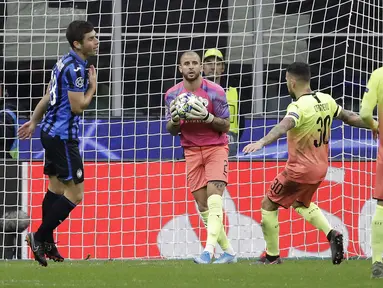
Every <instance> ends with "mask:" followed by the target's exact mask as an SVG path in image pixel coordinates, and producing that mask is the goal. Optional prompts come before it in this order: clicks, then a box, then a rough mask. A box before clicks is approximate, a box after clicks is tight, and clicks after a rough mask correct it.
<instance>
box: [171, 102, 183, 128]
mask: <svg viewBox="0 0 383 288" xmlns="http://www.w3.org/2000/svg"><path fill="white" fill-rule="evenodd" d="M169 108H170V115H171V117H172V123H173V124H175V125H177V124H178V123H179V122H180V116H179V115H178V112H177V106H176V100H173V101H172V102H170V107H169Z"/></svg>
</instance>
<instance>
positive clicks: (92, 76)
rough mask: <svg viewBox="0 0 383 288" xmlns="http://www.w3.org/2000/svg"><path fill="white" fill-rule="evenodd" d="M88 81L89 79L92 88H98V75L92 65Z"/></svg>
mask: <svg viewBox="0 0 383 288" xmlns="http://www.w3.org/2000/svg"><path fill="white" fill-rule="evenodd" d="M88 79H89V85H90V87H92V88H93V89H94V90H96V87H97V73H96V68H94V66H93V65H90V67H89V69H88Z"/></svg>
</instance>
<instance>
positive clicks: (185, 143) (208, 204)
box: [165, 51, 237, 264]
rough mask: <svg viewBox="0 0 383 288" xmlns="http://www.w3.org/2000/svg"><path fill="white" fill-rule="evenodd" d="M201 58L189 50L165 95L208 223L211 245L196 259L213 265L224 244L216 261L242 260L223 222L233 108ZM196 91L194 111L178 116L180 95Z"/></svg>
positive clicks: (169, 126)
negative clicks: (205, 71)
mask: <svg viewBox="0 0 383 288" xmlns="http://www.w3.org/2000/svg"><path fill="white" fill-rule="evenodd" d="M201 70H202V66H201V58H200V57H199V55H198V54H197V53H195V52H192V51H188V52H185V53H183V54H182V56H181V58H180V65H179V71H180V72H181V74H182V76H183V81H182V82H180V83H178V84H177V85H175V86H173V87H172V88H170V89H169V90H168V91H167V92H166V95H165V103H166V119H167V120H168V122H167V125H166V129H167V130H168V131H169V133H170V134H171V135H173V136H176V135H178V134H180V138H181V145H182V147H183V148H184V153H185V160H186V168H187V181H188V185H189V187H190V190H191V192H192V193H193V196H194V199H195V201H196V203H197V206H198V210H199V212H200V214H201V217H202V219H203V222H204V223H205V226H206V227H207V232H208V236H207V240H206V247H205V250H204V251H203V252H202V254H201V255H200V256H199V257H197V258H195V259H194V262H195V263H197V264H209V263H210V262H211V261H212V258H213V254H214V249H215V246H216V244H217V243H218V244H219V245H220V246H221V248H222V250H223V251H224V253H223V254H222V255H221V256H220V257H219V258H218V259H216V260H215V261H214V262H213V263H215V264H224V263H233V262H237V258H236V255H235V253H234V250H233V248H232V246H231V244H230V242H229V240H228V239H227V236H226V232H225V228H224V226H223V207H222V206H223V203H222V195H223V192H224V191H225V188H226V185H227V177H228V154H229V148H228V138H227V135H226V133H227V132H228V131H229V127H230V121H229V116H230V113H229V107H228V104H227V101H226V95H225V91H224V90H223V89H222V87H220V86H219V85H217V84H215V83H214V82H211V81H209V80H206V79H203V78H202V76H201ZM186 92H190V93H192V94H194V95H195V96H197V99H196V100H195V101H194V103H193V104H191V105H192V107H193V109H191V111H190V112H187V113H185V117H184V118H185V119H181V118H180V117H179V115H178V111H177V107H176V100H175V99H176V97H177V96H179V95H181V94H183V93H186Z"/></svg>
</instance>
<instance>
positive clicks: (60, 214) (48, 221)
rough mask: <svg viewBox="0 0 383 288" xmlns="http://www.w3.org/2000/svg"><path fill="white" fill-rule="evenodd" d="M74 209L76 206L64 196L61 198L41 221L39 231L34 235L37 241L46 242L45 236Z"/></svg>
mask: <svg viewBox="0 0 383 288" xmlns="http://www.w3.org/2000/svg"><path fill="white" fill-rule="evenodd" d="M75 207H76V204H74V203H72V202H71V201H70V200H69V199H68V198H66V197H65V196H61V197H60V198H59V199H58V200H57V201H56V202H55V203H54V204H53V205H52V208H51V210H50V211H49V212H48V214H47V215H46V217H44V219H43V223H41V225H40V227H39V229H38V230H37V232H36V233H35V235H34V236H35V238H36V240H37V241H40V242H44V241H46V237H47V235H49V233H51V232H52V231H53V230H55V229H56V228H57V226H59V225H60V224H61V223H62V222H63V221H64V220H65V219H66V218H67V217H68V216H69V213H70V212H71V211H72V210H73V209H74V208H75Z"/></svg>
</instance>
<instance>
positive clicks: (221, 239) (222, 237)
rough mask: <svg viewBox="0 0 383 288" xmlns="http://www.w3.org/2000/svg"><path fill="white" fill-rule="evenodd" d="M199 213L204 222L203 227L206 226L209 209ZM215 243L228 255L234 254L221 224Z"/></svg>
mask: <svg viewBox="0 0 383 288" xmlns="http://www.w3.org/2000/svg"><path fill="white" fill-rule="evenodd" d="M200 214H201V218H202V221H203V223H204V224H205V227H206V228H207V222H208V218H209V210H207V211H204V212H200ZM217 243H218V244H219V246H220V247H221V249H222V250H223V251H224V252H226V253H228V254H230V255H235V252H234V249H233V246H231V243H230V241H229V239H228V238H227V235H226V231H225V227H224V226H223V225H222V228H221V232H220V233H219V235H218V239H217Z"/></svg>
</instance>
